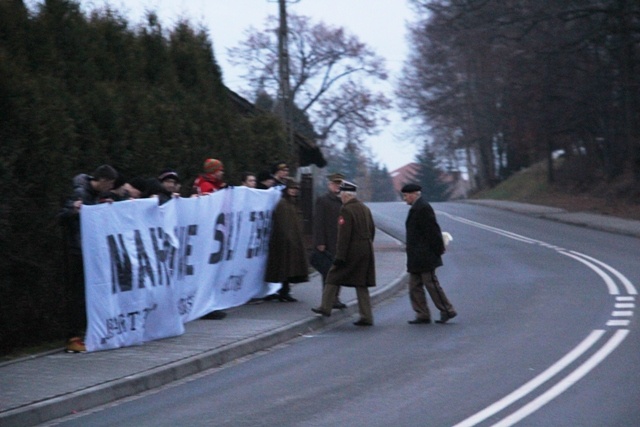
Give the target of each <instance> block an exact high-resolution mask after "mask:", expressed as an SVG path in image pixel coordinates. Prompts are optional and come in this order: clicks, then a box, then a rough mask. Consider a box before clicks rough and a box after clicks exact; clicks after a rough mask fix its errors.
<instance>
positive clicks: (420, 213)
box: [405, 197, 444, 273]
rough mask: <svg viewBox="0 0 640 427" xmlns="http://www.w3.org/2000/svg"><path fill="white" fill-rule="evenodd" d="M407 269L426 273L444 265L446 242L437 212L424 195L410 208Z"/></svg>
mask: <svg viewBox="0 0 640 427" xmlns="http://www.w3.org/2000/svg"><path fill="white" fill-rule="evenodd" d="M405 225H406V229H407V236H406V245H407V271H408V272H409V273H425V272H429V271H433V270H435V269H436V268H437V267H440V266H441V265H442V254H443V253H444V242H443V241H442V231H441V230H440V225H438V221H437V220H436V213H435V212H434V211H433V208H432V207H431V205H430V204H429V203H428V202H427V201H426V200H424V199H423V198H422V197H419V198H418V199H416V201H415V202H413V205H411V209H409V214H408V215H407V221H406V223H405Z"/></svg>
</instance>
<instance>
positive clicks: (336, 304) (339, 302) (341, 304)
mask: <svg viewBox="0 0 640 427" xmlns="http://www.w3.org/2000/svg"><path fill="white" fill-rule="evenodd" d="M333 308H335V309H336V310H342V309H343V308H347V304H345V303H343V302H341V301H338V302H336V303H335V304H333Z"/></svg>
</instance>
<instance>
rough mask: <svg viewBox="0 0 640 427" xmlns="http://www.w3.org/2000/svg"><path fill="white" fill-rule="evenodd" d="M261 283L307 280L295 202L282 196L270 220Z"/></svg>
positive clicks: (305, 253)
mask: <svg viewBox="0 0 640 427" xmlns="http://www.w3.org/2000/svg"><path fill="white" fill-rule="evenodd" d="M264 280H265V281H267V282H271V283H282V282H289V283H300V282H308V281H309V264H308V261H307V252H306V250H305V248H304V242H303V240H302V220H301V218H300V214H299V211H298V207H297V204H296V202H295V199H292V198H290V197H288V196H287V195H286V194H284V195H283V196H282V198H281V199H280V201H279V202H278V204H277V205H276V208H275V209H274V211H273V216H272V218H271V237H270V238H269V255H268V257H267V268H266V271H265V277H264Z"/></svg>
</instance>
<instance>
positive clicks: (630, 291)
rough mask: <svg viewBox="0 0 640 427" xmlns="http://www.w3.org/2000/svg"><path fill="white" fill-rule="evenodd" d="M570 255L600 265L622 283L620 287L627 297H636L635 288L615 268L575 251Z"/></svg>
mask: <svg viewBox="0 0 640 427" xmlns="http://www.w3.org/2000/svg"><path fill="white" fill-rule="evenodd" d="M571 253H573V254H575V255H578V256H581V257H583V258H586V259H588V260H589V261H592V262H595V263H596V264H599V265H601V266H602V267H604V268H606V269H607V270H609V271H610V272H611V273H613V275H614V276H616V277H617V278H618V280H620V282H621V283H622V285H623V286H624V287H625V289H626V290H627V293H628V294H629V295H637V294H638V291H637V290H636V288H635V286H633V284H632V283H631V281H630V280H629V279H627V278H626V277H625V276H624V275H622V273H620V272H619V271H618V270H616V269H615V268H613V267H611V266H610V265H608V264H605V263H604V262H602V261H599V260H597V259H595V258H592V257H590V256H589V255H585V254H581V253H580V252H576V251H571Z"/></svg>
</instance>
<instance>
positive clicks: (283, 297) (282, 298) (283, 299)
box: [278, 294, 298, 302]
mask: <svg viewBox="0 0 640 427" xmlns="http://www.w3.org/2000/svg"><path fill="white" fill-rule="evenodd" d="M278 300H279V301H280V302H298V300H297V299H295V298H294V297H292V296H291V295H289V294H282V295H280V294H278Z"/></svg>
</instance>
